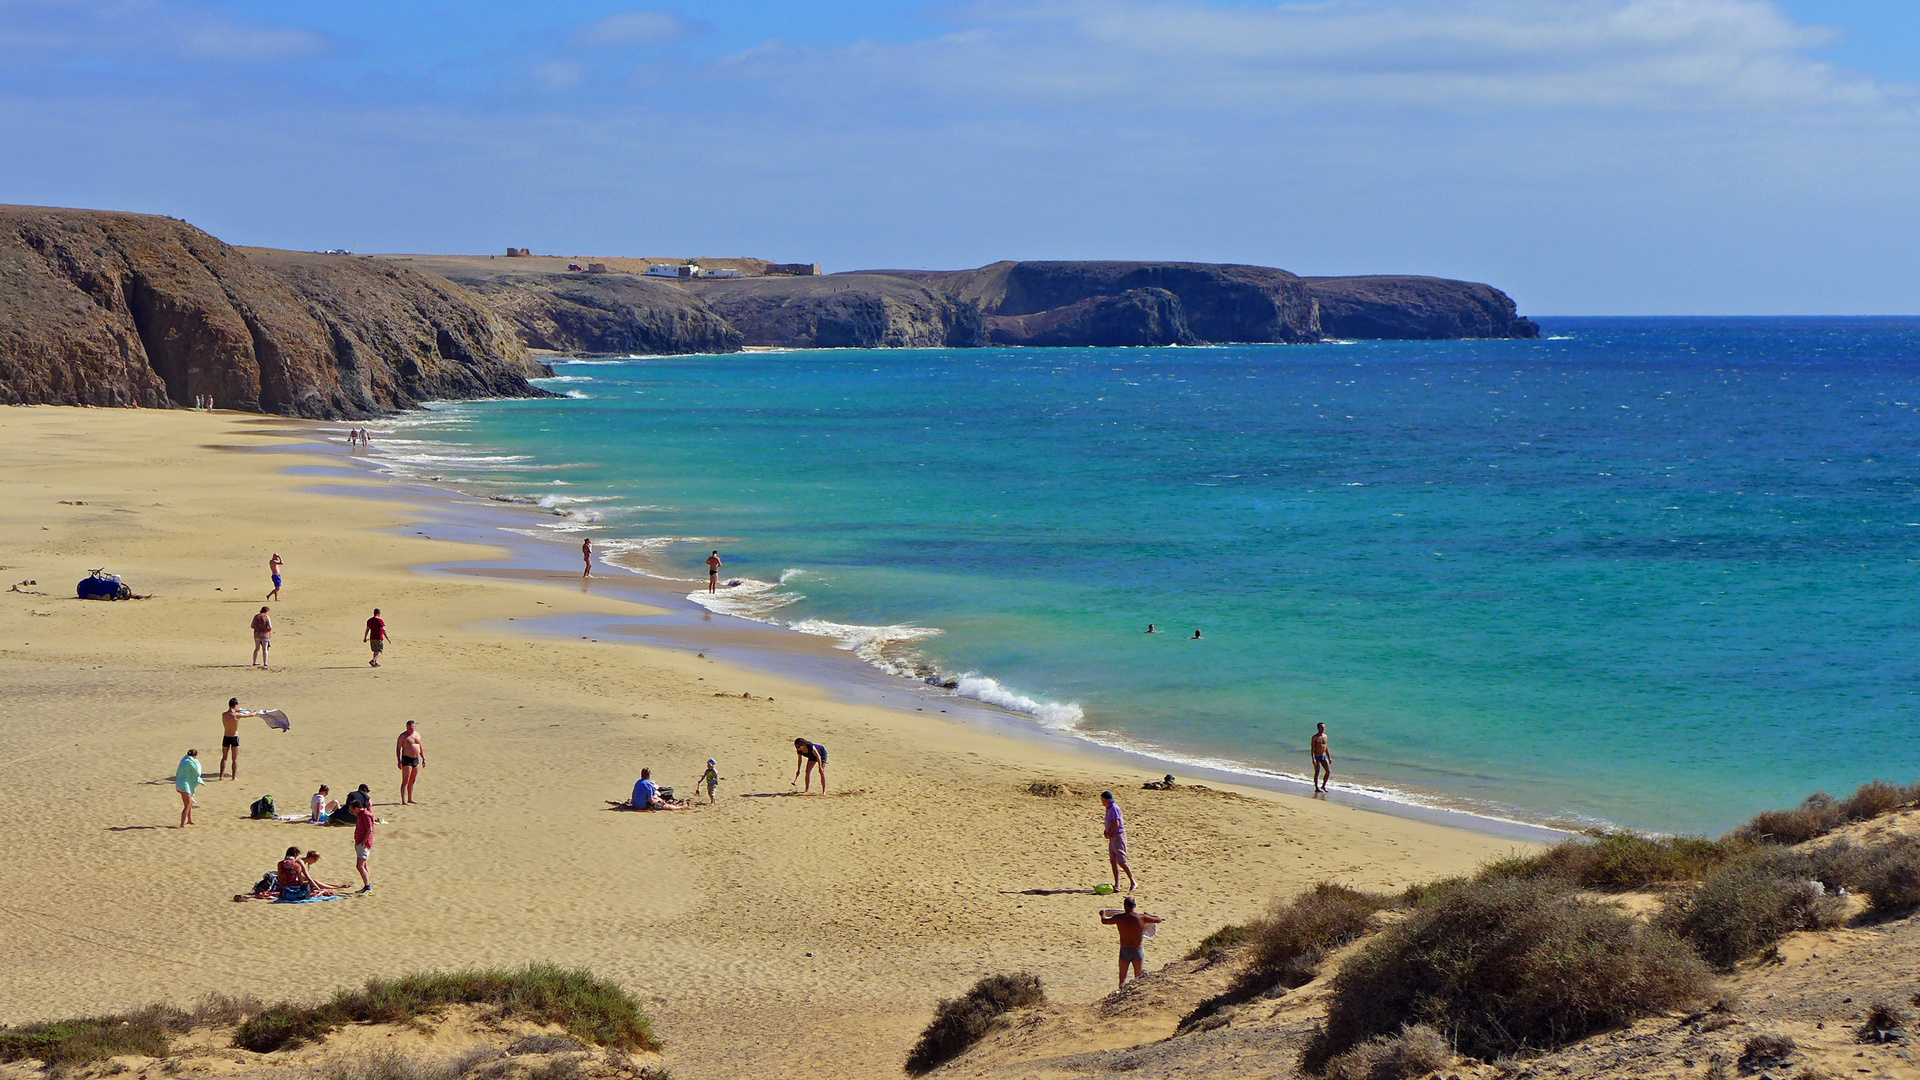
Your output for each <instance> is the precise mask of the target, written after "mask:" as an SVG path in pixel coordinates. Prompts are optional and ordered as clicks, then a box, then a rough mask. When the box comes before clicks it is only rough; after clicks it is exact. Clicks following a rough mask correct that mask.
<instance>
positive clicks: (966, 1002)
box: [907, 971, 1047, 1076]
mask: <svg viewBox="0 0 1920 1080" xmlns="http://www.w3.org/2000/svg"><path fill="white" fill-rule="evenodd" d="M1046 1000H1047V994H1046V990H1045V989H1044V988H1043V987H1042V986H1041V985H1040V977H1039V976H1038V975H1029V974H1027V973H1026V972H1024V971H1023V972H1020V973H1019V974H1017V975H988V976H987V977H985V978H983V979H981V980H980V981H979V982H977V983H974V984H973V988H972V989H970V990H968V991H967V992H966V993H964V994H962V995H960V996H959V997H957V998H948V999H945V1000H943V1001H941V1002H940V1004H938V1005H936V1006H934V1010H933V1022H932V1023H930V1024H928V1025H927V1028H926V1030H925V1031H922V1032H921V1033H920V1041H919V1042H916V1043H914V1044H913V1050H912V1051H911V1052H909V1053H908V1054H907V1072H908V1073H910V1074H912V1075H914V1076H919V1075H920V1074H921V1073H925V1072H930V1071H932V1070H933V1069H935V1068H937V1067H939V1066H940V1065H943V1064H945V1063H946V1062H949V1061H952V1060H953V1059H954V1058H956V1057H959V1056H960V1055H961V1054H963V1053H965V1052H966V1050H967V1048H968V1047H970V1046H972V1045H973V1044H974V1043H977V1042H979V1041H980V1040H981V1039H983V1038H985V1037H986V1034H987V1032H989V1031H991V1030H993V1026H994V1025H995V1024H996V1023H998V1022H999V1020H1000V1018H1001V1017H1002V1016H1004V1015H1005V1014H1007V1013H1008V1012H1010V1011H1012V1010H1014V1009H1024V1008H1026V1007H1028V1006H1030V1005H1038V1004H1041V1003H1042V1002H1044V1001H1046Z"/></svg>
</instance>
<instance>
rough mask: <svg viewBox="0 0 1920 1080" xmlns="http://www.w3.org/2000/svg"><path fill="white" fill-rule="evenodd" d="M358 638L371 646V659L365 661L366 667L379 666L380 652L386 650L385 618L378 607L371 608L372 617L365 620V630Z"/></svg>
mask: <svg viewBox="0 0 1920 1080" xmlns="http://www.w3.org/2000/svg"><path fill="white" fill-rule="evenodd" d="M360 640H361V641H363V642H365V643H366V644H368V645H370V646H372V648H373V659H371V660H369V661H367V666H368V667H379V666H380V654H381V653H383V652H386V651H387V641H388V640H389V639H388V636H387V620H385V619H383V618H381V617H380V609H379V608H374V609H373V618H371V619H368V620H367V632H366V633H364V634H361V635H360Z"/></svg>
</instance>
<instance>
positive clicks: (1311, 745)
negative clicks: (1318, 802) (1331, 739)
mask: <svg viewBox="0 0 1920 1080" xmlns="http://www.w3.org/2000/svg"><path fill="white" fill-rule="evenodd" d="M1307 750H1308V752H1309V753H1311V754H1312V755H1313V790H1314V791H1315V792H1316V793H1319V794H1325V793H1326V790H1327V785H1328V784H1330V783H1332V782H1333V751H1332V750H1330V749H1328V748H1327V725H1325V724H1315V725H1314V726H1313V738H1312V739H1311V740H1309V741H1308V743H1307ZM1322 773H1325V774H1326V775H1325V777H1322V776H1321V774H1322Z"/></svg>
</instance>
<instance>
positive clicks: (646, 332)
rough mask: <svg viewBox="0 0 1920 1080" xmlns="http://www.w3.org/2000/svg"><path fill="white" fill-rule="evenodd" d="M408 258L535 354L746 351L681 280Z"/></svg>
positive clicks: (455, 259) (459, 259)
mask: <svg viewBox="0 0 1920 1080" xmlns="http://www.w3.org/2000/svg"><path fill="white" fill-rule="evenodd" d="M403 259H404V262H405V263H406V264H408V265H412V266H416V267H419V268H420V269H423V270H429V271H432V272H434V273H437V274H440V275H441V276H443V277H446V278H448V279H450V280H452V281H455V282H458V283H459V284H461V285H464V286H465V287H467V288H468V289H470V290H471V291H472V292H474V293H475V294H476V295H478V296H479V297H480V298H481V299H482V300H483V301H485V302H486V303H487V305H488V306H489V307H491V308H492V309H493V311H494V313H495V314H497V315H499V316H500V317H501V318H503V319H505V320H507V321H508V322H509V323H510V324H512V326H513V327H514V330H515V332H516V333H517V335H518V336H519V339H520V341H521V342H522V343H523V344H525V345H526V346H527V347H528V348H531V349H540V350H543V351H547V352H555V353H565V354H567V355H569V356H632V355H635V354H661V353H693V352H701V353H716V352H735V351H738V350H739V348H740V345H741V343H742V342H743V341H744V340H745V338H744V335H742V333H741V332H740V330H738V329H736V328H735V327H734V326H732V325H731V324H729V322H728V321H727V320H726V319H724V318H722V317H721V316H720V315H719V314H717V313H716V312H715V311H714V310H713V308H711V307H709V306H708V305H707V304H706V303H705V302H704V301H703V300H702V299H701V298H700V297H699V296H697V295H694V294H693V293H691V292H689V291H688V290H687V289H685V288H682V287H681V286H680V285H679V284H678V283H676V282H673V281H667V280H661V279H658V278H647V277H642V276H640V275H639V274H636V273H632V272H628V273H609V274H582V273H568V272H565V271H559V270H548V269H544V268H536V269H524V268H522V267H520V266H517V265H515V264H516V263H518V262H520V261H521V260H492V259H476V258H473V257H460V256H449V257H435V256H425V255H409V256H404V257H403ZM396 261H399V260H396ZM639 269H641V270H644V267H640V268H639Z"/></svg>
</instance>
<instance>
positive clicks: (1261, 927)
mask: <svg viewBox="0 0 1920 1080" xmlns="http://www.w3.org/2000/svg"><path fill="white" fill-rule="evenodd" d="M1389 904H1390V901H1389V900H1388V899H1387V898H1386V897H1383V896H1376V895H1373V894H1371V893H1363V892H1360V891H1358V890H1355V889H1349V888H1347V887H1345V886H1343V885H1334V884H1330V883H1328V882H1324V881H1323V882H1321V883H1319V884H1318V885H1315V886H1314V887H1313V888H1311V889H1308V890H1307V891H1305V892H1303V893H1301V894H1300V895H1299V896H1296V897H1294V898H1293V900H1292V901H1290V902H1287V903H1284V904H1283V903H1276V904H1275V905H1274V906H1273V908H1272V909H1271V910H1269V911H1268V913H1267V915H1266V917H1265V918H1263V919H1260V920H1259V921H1257V922H1255V923H1253V924H1252V925H1251V926H1249V927H1247V931H1248V933H1247V940H1248V941H1249V942H1250V943H1251V944H1250V946H1249V951H1250V952H1251V953H1252V959H1251V962H1250V963H1249V964H1248V965H1247V969H1246V970H1245V971H1242V972H1241V973H1240V974H1239V975H1238V976H1236V977H1235V978H1234V980H1233V982H1232V983H1231V984H1230V985H1229V986H1228V987H1227V989H1226V990H1225V991H1224V992H1222V993H1220V994H1216V995H1215V996H1213V997H1210V998H1208V999H1207V1000H1205V1001H1203V1002H1201V1003H1200V1004H1199V1005H1197V1006H1195V1007H1194V1009H1193V1011H1192V1012H1190V1013H1188V1014H1187V1015H1186V1016H1184V1017H1182V1018H1181V1020H1180V1026H1181V1027H1183V1028H1187V1027H1192V1026H1193V1025H1195V1024H1197V1023H1199V1022H1201V1021H1202V1020H1205V1019H1207V1018H1208V1017H1210V1016H1213V1015H1214V1014H1216V1013H1218V1012H1220V1011H1221V1010H1223V1009H1227V1008H1229V1007H1231V1006H1234V1005H1239V1004H1242V1003H1244V1002H1248V1001H1252V1000H1253V999H1254V998H1257V997H1260V996H1261V995H1263V994H1266V993H1269V992H1270V991H1272V990H1274V989H1276V988H1284V989H1288V990H1291V989H1293V988H1294V987H1296V986H1305V985H1306V984H1308V983H1310V982H1312V981H1313V977H1314V976H1315V975H1316V974H1317V973H1318V972H1319V969H1320V961H1322V960H1324V959H1326V956H1327V953H1328V952H1330V951H1332V950H1334V949H1337V948H1339V947H1340V946H1342V945H1345V944H1346V943H1347V942H1349V941H1353V940H1355V939H1356V938H1358V937H1359V936H1360V935H1362V934H1364V933H1366V932H1367V930H1368V929H1370V928H1371V927H1372V926H1373V917H1374V915H1375V914H1377V913H1378V912H1380V911H1381V910H1382V909H1383V908H1386V907H1388V906H1389Z"/></svg>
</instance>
